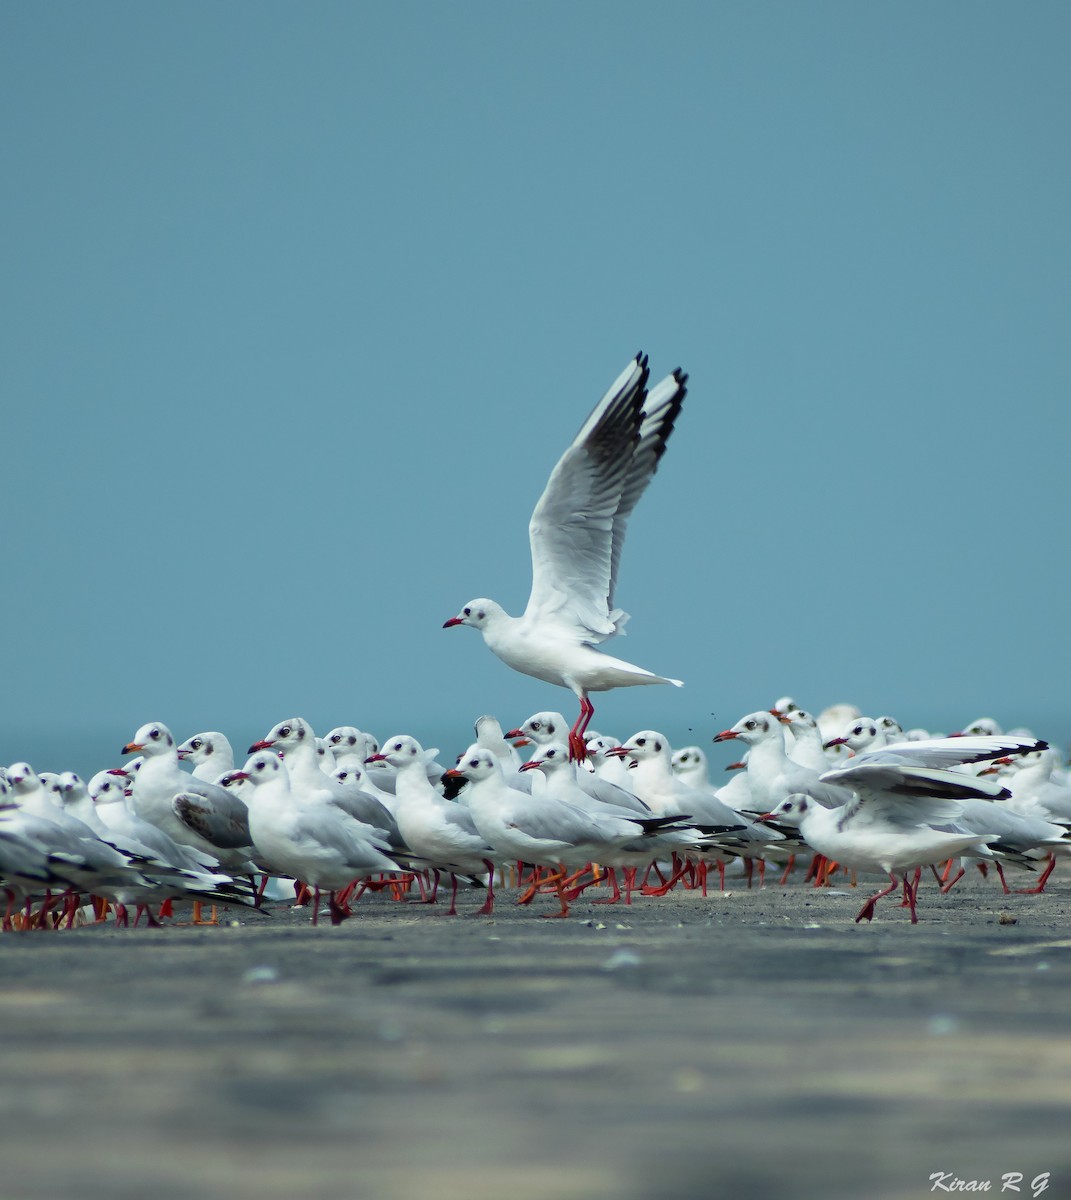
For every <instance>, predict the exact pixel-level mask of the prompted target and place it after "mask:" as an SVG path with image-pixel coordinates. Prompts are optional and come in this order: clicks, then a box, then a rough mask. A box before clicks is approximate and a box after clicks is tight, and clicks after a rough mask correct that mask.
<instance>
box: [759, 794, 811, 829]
mask: <svg viewBox="0 0 1071 1200" xmlns="http://www.w3.org/2000/svg"><path fill="white" fill-rule="evenodd" d="M812 806H814V807H819V806H817V805H815V802H814V801H813V800H812V799H811V798H810V796H808V795H807V794H806V793H805V792H793V793H792V794H791V795H790V796H787V797H786V798H785V799H784V800H782V801H781V803H780V804H778V805H777V806H776V807H775V808H773V809H771V810H770V811H769V812H768V813H763V814H762V816H761V817H759V820H760V821H774V822H776V823H777V824H778V825H792V826H793V827H795V828H798V827H799V826H800V825H801V824H802V822H803V820H804V818H805V817H806V816H807V814H808V813H809V812H810V811H811V808H812Z"/></svg>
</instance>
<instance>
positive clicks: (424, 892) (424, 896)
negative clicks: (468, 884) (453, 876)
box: [416, 867, 457, 904]
mask: <svg viewBox="0 0 1071 1200" xmlns="http://www.w3.org/2000/svg"><path fill="white" fill-rule="evenodd" d="M432 872H433V873H434V876H435V882H434V884H433V885H432V889H431V895H430V896H429V895H428V889H427V888H426V887H425V886H424V872H418V873H417V876H416V881H417V887H418V888H420V903H421V904H434V903H435V897H436V896H437V895H438V894H439V875H440V871H439V868H438V867H432ZM456 886H457V885H456V882H455V887H456Z"/></svg>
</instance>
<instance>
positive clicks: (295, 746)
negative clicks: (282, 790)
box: [249, 717, 342, 799]
mask: <svg viewBox="0 0 1071 1200" xmlns="http://www.w3.org/2000/svg"><path fill="white" fill-rule="evenodd" d="M258 750H272V751H273V752H274V753H275V754H277V755H281V756H282V759H283V762H284V763H285V764H286V770H287V774H288V775H289V776H290V789H291V791H292V792H293V793H294V795H295V796H298V797H299V798H300V799H305V798H306V796H307V795H311V794H313V793H319V792H323V791H326V792H329V793H330V795H331V796H332V797H336V798H341V797H342V786H341V785H340V784H339V782H338V780H336V779H332V778H331V776H330V775H329V774H328V773H327V772H326V771H324V770H323V769H322V767H321V766H320V764H321V762H322V761H323V759H322V757H321V755H320V748H319V746H318V745H317V740H316V735H315V734H314V733H313V731H312V726H311V725H310V724H309V723H308V721H306V720H304V718H302V717H290V718H289V719H288V720H286V721H280V722H279V723H278V724H277V725H273V726H272V728H271V729H270V730H269V731H268V734H267V736H266V737H263V738H261V740H260V741H259V742H254V743H253V744H252V746H250V747H249V753H250V754H255V753H256V752H257V751H258ZM334 769H335V767H334V765H333V764H332V766H331V770H332V771H333V770H334Z"/></svg>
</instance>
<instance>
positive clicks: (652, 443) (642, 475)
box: [443, 354, 687, 759]
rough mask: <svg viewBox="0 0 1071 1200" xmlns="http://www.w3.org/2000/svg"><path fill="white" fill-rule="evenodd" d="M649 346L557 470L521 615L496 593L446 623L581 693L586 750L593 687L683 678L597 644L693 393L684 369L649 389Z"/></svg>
mask: <svg viewBox="0 0 1071 1200" xmlns="http://www.w3.org/2000/svg"><path fill="white" fill-rule="evenodd" d="M648 376H649V370H648V366H647V356H646V355H642V354H638V355H637V356H636V357H635V359H633V360H632V362H630V363H629V365H628V366H627V367H626V368H625V370H624V371H623V372H622V373H621V375H619V376H618V378H617V379H616V380H615V381H614V383H613V385H612V386H611V387H610V390H609V391H608V392H607V393H606V395H605V396H603V398H602V400H600V401H599V403H598V404H597V405H596V406H595V408H594V409H593V410H592V412H591V415H590V416H589V417H588V419H587V420H586V421H585V422H584V424H583V425H582V426H581V427H580V431H579V433H578V434H577V435H576V437H575V438H574V439H573V442H572V445H570V446H569V448H568V449H567V450H566V451H565V453H564V454H563V455H562V457H561V458H560V459H559V461H558V464H557V465H556V466H555V468H554V470H553V471H552V472H551V475H550V479H549V480H548V482H547V486H546V488H545V490H544V492H543V495H542V496H541V497H540V499H539V502H538V503H537V504H536V507H535V511H534V512H533V513H532V519H531V521H530V522H529V525H528V537H529V542H530V544H531V551H532V591H531V594H530V596H529V599H528V606H527V608H526V609H525V611H524V613H523V614H522V615H521V616H519V617H513V616H510V615H509V613H507V612H506V611H505V609H503V608H502V606H501V605H499V604H497V603H496V602H495V601H494V600H488V599H484V598H478V599H475V600H470V601H469V602H468V604H466V605H465V607H464V608H463V609H462V610H461V611H460V612H459V613H458V614H457V616H454V617H451V618H450V619H449V620H448V621H445V622H444V623H443V628H444V629H446V628H449V627H450V626H452V625H469V626H472V628H474V629H478V630H479V631H480V632H481V633H482V634H483V639H484V642H485V643H486V644H487V646H488V648H489V649H490V650H491V651H492V652H493V653H494V654H496V655H497V656H498V657H499V658H500V659H502V661H503V662H504V663H505V664H506V665H507V666H509V667H512V668H513V669H514V670H515V671H520V672H521V673H522V674H525V675H532V676H534V677H535V678H536V679H542V680H545V681H546V682H547V683H553V684H557V685H558V686H560V687H565V688H569V689H570V690H571V691H572V692H573V693H574V695H575V696H576V697H577V699H578V700H579V701H580V715H579V716H578V717H577V719H576V722H575V723H574V725H573V727H572V729H571V731H570V734H569V749H570V753H571V754H572V755H573V757H574V758H576V759H583V758H584V755H585V747H584V738H583V735H584V731H585V730H586V728H587V726H588V723H589V722H590V720H591V717H592V714H593V713H594V711H595V708H594V705H592V703H591V700H590V693H591V692H605V691H609V690H610V689H611V688H617V687H632V686H637V685H644V684H655V683H668V684H672V685H673V686H675V687H681V686H682V684H681V681H680V680H679V679H669V678H666V677H663V676H661V675H655V674H654V673H653V672H651V671H647V670H645V669H644V668H642V667H637V666H633V665H632V664H631V663H627V662H624V661H623V660H622V659H618V658H612V657H610V656H609V655H607V654H603V653H602V652H601V651H600V650H599V649H597V647H598V645H599V643H600V642H604V641H606V639H607V638H610V637H612V636H613V635H614V634H615V633H621V632H623V629H624V626H625V622H626V621H627V620H628V614H627V613H626V612H624V611H623V610H622V609H620V608H615V607H614V592H615V590H616V586H617V575H618V568H619V566H620V561H621V550H622V546H623V544H624V540H625V529H626V526H627V524H628V519H629V516H630V515H631V513H632V510H633V509H634V508H635V507H636V503H637V501H638V500H639V499H640V496H642V494H643V492H644V490H645V489H646V487H647V485H648V484H649V483H650V481H651V477H652V476H653V475H654V473H655V470H656V468H657V466H658V462H659V459H660V458H661V457H662V455H663V454H664V453H665V449H666V442H667V439H668V438H669V435H670V434H671V433H672V431H673V424H674V421H675V420H676V419H677V415H678V413H679V412H680V409H681V404H682V403H683V401H684V394H685V382H686V380H687V376H686V375H685V374H684V373H683V372H682V371H680V370H679V369H678V370H676V371H674V372H673V374H672V375H670V376H668V377H667V378H666V379H664V380H662V382H661V383H659V384H657V385H656V386H655V387H654V388H652V389H651V391H650V393H648V391H647V382H648Z"/></svg>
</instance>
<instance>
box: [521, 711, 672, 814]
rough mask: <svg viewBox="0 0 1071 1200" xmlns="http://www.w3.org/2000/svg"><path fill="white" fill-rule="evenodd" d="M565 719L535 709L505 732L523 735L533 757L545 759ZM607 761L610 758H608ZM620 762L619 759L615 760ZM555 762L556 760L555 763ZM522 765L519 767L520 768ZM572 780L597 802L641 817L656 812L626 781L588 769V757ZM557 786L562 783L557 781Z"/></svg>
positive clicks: (524, 786) (562, 730)
mask: <svg viewBox="0 0 1071 1200" xmlns="http://www.w3.org/2000/svg"><path fill="white" fill-rule="evenodd" d="M565 727H566V720H565V718H564V717H563V716H562V715H561V713H556V712H538V713H533V715H532V716H530V717H529V718H528V719H527V720H526V721H525V722H524V724H523V725H519V726H518V727H517V728H516V729H512V730H510V731H509V733H507V734H506V736H507V737H518V738H523V739H524V740H525V741H526V742H532V743H534V744H535V746H536V751H535V753H534V755H533V758H539V759H545V758H547V757H548V755H547V754H546V748H547V747H548V746H552V745H556V744H557V743H558V742H559V741H560V739H561V738H562V737H563V736H564V735H565ZM593 740H594V741H598V742H601V741H602V740H603V739H602V738H601V737H596V738H595V739H593ZM593 752H594V748H590V749H589V750H588V754H589V755H590V754H593ZM549 757H550V758H551V760H552V761H554V760H555V758H556V756H555V755H553V754H552V755H550V756H549ZM610 761H613V759H611V760H610ZM618 761H620V760H618ZM557 765H558V763H557V762H555V766H557ZM523 769H524V768H522V770H523ZM572 776H573V780H572V782H573V783H574V784H575V786H576V787H578V788H579V789H580V790H581V791H582V792H584V793H585V794H586V795H587V796H590V797H591V798H592V799H593V800H595V801H596V802H597V803H601V804H610V805H614V806H615V807H617V808H620V809H627V810H629V811H631V812H632V813H634V814H635V815H636V816H640V817H651V816H654V815H655V814H654V813H652V812H651V810H650V808H648V806H647V805H646V804H644V802H643V801H642V800H640V799H639V797H638V796H637V795H636V793H635V792H634V791H633V790H632V789H631V787H629V786H628V782H627V781H625V782H617V783H614V782H611V781H609V780H608V779H607V778H606V775H605V774H597V773H595V772H594V771H592V770H588V764H587V759H585V762H584V763H577V764H575V766H574V769H573V771H572ZM510 786H511V787H516V788H517V789H518V790H519V791H528V790H529V787H530V785H529V784H528V783H527V781H526V782H524V783H518V782H516V781H514V780H512V779H511V780H510ZM558 786H559V787H560V786H562V784H561V783H560V782H559V784H558Z"/></svg>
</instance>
